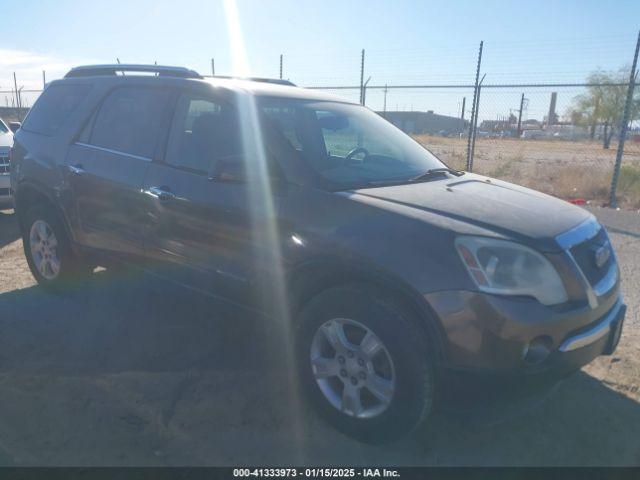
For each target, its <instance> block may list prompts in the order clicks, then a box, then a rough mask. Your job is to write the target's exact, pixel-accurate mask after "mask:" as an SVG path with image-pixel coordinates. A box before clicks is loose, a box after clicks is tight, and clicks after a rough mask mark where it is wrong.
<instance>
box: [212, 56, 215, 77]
mask: <svg viewBox="0 0 640 480" xmlns="http://www.w3.org/2000/svg"><path fill="white" fill-rule="evenodd" d="M215 74H216V61H215V60H214V59H213V58H212V59H211V75H213V76H215Z"/></svg>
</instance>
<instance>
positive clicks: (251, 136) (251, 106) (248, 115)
mask: <svg viewBox="0 0 640 480" xmlns="http://www.w3.org/2000/svg"><path fill="white" fill-rule="evenodd" d="M224 7H225V15H226V20H227V29H228V34H229V44H230V48H231V57H232V66H233V74H234V75H235V76H240V77H248V76H249V74H250V70H249V61H248V59H247V54H246V49H245V46H244V41H243V36H242V29H241V26H240V16H239V13H238V8H237V5H236V2H235V1H234V0H225V2H224ZM236 106H237V108H238V113H239V127H240V130H241V135H242V143H243V149H244V150H243V151H244V161H245V162H247V172H250V174H249V175H248V179H247V180H248V183H247V186H248V195H249V201H250V203H249V204H250V215H251V226H252V229H251V231H252V236H253V238H252V241H253V245H255V248H254V258H255V262H256V269H257V270H258V271H263V272H267V275H268V276H269V278H268V282H265V284H268V285H269V290H268V291H263V292H261V294H262V295H261V297H262V298H261V299H260V300H261V301H264V302H267V303H268V306H269V307H270V310H271V312H272V315H273V322H274V328H273V329H272V330H271V332H272V333H273V335H272V336H271V338H270V339H269V340H270V346H271V347H272V348H273V349H274V353H275V354H276V356H279V355H278V354H281V353H282V352H283V349H284V353H285V359H286V370H287V382H286V386H287V391H286V392H283V396H285V400H287V401H288V402H289V413H290V415H291V419H292V422H293V427H294V433H295V434H296V436H297V439H296V440H295V441H292V442H291V443H292V445H295V447H294V448H296V449H298V451H297V454H298V456H300V455H301V454H302V452H301V448H302V446H303V442H302V438H303V436H302V430H301V421H300V420H301V415H300V399H299V398H298V392H299V389H298V385H297V380H296V374H295V372H296V368H295V366H296V363H297V362H296V355H295V347H294V345H295V335H294V332H293V323H292V320H291V312H290V310H289V304H290V302H289V301H288V299H289V297H288V292H287V286H286V281H285V272H284V267H283V262H282V249H281V245H282V244H281V238H280V232H279V227H278V223H277V211H276V210H277V207H276V205H275V203H274V195H273V192H272V184H271V180H270V176H269V168H268V155H267V152H266V149H265V144H264V142H263V136H262V129H261V125H260V115H259V111H258V106H257V104H256V101H255V98H254V97H253V96H252V95H243V94H239V95H237V96H236ZM265 280H267V279H265ZM300 460H301V461H302V458H300Z"/></svg>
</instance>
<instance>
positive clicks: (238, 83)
mask: <svg viewBox="0 0 640 480" xmlns="http://www.w3.org/2000/svg"><path fill="white" fill-rule="evenodd" d="M119 73H120V74H119ZM150 74H151V75H150ZM98 78H99V79H102V81H105V80H106V81H107V82H108V79H109V78H111V79H113V80H114V81H116V82H118V83H120V84H122V83H126V82H127V80H130V81H135V82H136V83H138V84H139V82H140V81H142V82H143V83H146V82H145V81H144V79H147V81H148V82H149V83H151V82H153V83H156V82H162V81H165V82H168V83H171V84H174V85H175V83H176V82H177V83H181V82H197V83H205V84H208V85H211V86H213V87H214V88H219V89H223V90H227V91H230V92H234V93H244V94H249V95H254V96H261V97H281V98H294V99H301V100H311V101H331V102H340V103H354V102H351V101H349V100H346V99H344V98H341V97H339V96H337V95H332V94H328V93H325V92H322V91H319V90H313V89H307V88H302V87H297V86H295V85H294V84H293V83H291V82H289V81H288V80H282V79H269V78H239V77H227V76H209V77H203V76H201V75H200V74H198V73H197V72H195V71H194V70H189V69H187V68H184V67H171V66H164V65H137V64H136V65H134V64H111V65H85V66H80V67H75V68H73V69H71V70H70V71H69V72H68V73H67V74H66V75H65V77H64V79H63V81H64V80H67V79H68V80H76V79H77V80H80V79H87V80H89V79H93V80H97V79H98ZM52 83H58V82H52Z"/></svg>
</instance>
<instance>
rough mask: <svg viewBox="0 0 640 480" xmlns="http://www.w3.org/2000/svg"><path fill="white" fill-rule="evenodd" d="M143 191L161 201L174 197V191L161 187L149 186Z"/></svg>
mask: <svg viewBox="0 0 640 480" xmlns="http://www.w3.org/2000/svg"><path fill="white" fill-rule="evenodd" d="M145 193H146V194H147V195H150V196H152V197H154V198H157V199H158V200H160V201H163V202H164V201H167V200H173V199H174V198H176V196H175V194H174V193H172V192H171V191H169V190H168V189H166V188H163V187H150V188H149V190H146V191H145Z"/></svg>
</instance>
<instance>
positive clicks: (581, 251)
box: [571, 228, 615, 286]
mask: <svg viewBox="0 0 640 480" xmlns="http://www.w3.org/2000/svg"><path fill="white" fill-rule="evenodd" d="M602 246H606V248H608V249H609V259H608V260H607V261H606V262H605V264H604V265H602V266H601V267H598V265H596V255H595V252H596V250H597V249H598V248H600V247H602ZM571 255H573V258H574V259H575V261H576V263H577V264H578V266H579V267H580V269H581V270H582V273H584V276H585V277H587V280H589V283H590V284H591V285H592V286H594V285H596V284H597V283H598V282H599V281H600V280H602V278H603V277H604V276H605V275H606V274H607V272H608V271H609V268H610V267H611V265H612V264H613V262H614V261H615V260H614V258H613V250H612V249H611V243H609V238H608V237H607V232H606V231H605V229H604V228H601V229H600V230H599V231H598V233H597V235H596V236H594V237H592V238H590V239H589V240H586V241H584V242H582V243H579V244H578V245H576V246H574V247H572V248H571Z"/></svg>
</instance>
